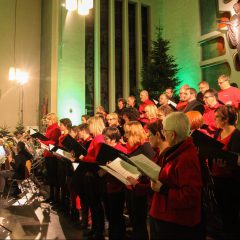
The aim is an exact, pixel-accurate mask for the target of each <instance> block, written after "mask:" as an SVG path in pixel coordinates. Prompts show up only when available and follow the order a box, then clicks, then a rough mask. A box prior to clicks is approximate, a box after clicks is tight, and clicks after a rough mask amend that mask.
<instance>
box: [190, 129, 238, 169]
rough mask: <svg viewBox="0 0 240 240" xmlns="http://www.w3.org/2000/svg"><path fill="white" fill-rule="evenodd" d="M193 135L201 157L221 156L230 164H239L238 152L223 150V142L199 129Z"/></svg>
mask: <svg viewBox="0 0 240 240" xmlns="http://www.w3.org/2000/svg"><path fill="white" fill-rule="evenodd" d="M191 136H192V138H193V142H194V144H195V146H196V147H197V148H198V150H199V156H200V157H201V158H208V159H209V158H210V159H216V158H219V159H224V160H225V161H226V162H227V164H229V165H232V166H233V165H236V164H237V159H238V154H237V153H234V152H229V151H226V150H223V149H222V148H223V146H224V144H223V143H221V142H219V141H217V140H216V139H214V138H212V137H210V136H208V135H206V134H204V133H202V132H201V131H198V130H195V131H194V132H193V133H192V135H191Z"/></svg>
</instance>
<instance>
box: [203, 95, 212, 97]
mask: <svg viewBox="0 0 240 240" xmlns="http://www.w3.org/2000/svg"><path fill="white" fill-rule="evenodd" d="M210 97H213V96H212V95H211V96H204V97H203V98H210Z"/></svg>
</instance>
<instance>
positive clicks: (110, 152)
mask: <svg viewBox="0 0 240 240" xmlns="http://www.w3.org/2000/svg"><path fill="white" fill-rule="evenodd" d="M124 156H126V157H127V155H126V154H124V153H123V152H121V151H119V150H117V149H115V148H113V147H111V146H109V145H107V144H105V143H102V144H101V147H100V150H99V152H98V155H97V159H96V161H97V162H98V163H99V164H100V165H106V163H107V162H109V161H113V160H114V159H116V158H118V157H120V158H122V159H123V160H125V159H124Z"/></svg>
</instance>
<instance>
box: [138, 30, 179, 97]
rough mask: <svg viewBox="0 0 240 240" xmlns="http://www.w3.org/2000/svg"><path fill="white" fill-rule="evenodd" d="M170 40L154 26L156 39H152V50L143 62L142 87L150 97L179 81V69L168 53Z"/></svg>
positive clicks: (175, 84) (173, 86)
mask: <svg viewBox="0 0 240 240" xmlns="http://www.w3.org/2000/svg"><path fill="white" fill-rule="evenodd" d="M169 44H170V42H169V41H168V40H165V39H163V38H162V29H161V28H160V27H157V28H156V40H155V41H152V50H151V51H150V53H149V55H148V58H147V59H146V61H145V62H144V64H143V69H142V87H143V89H145V90H147V91H148V92H149V93H150V95H151V97H153V98H158V97H159V95H160V94H162V93H164V92H165V90H166V88H169V87H171V88H172V89H175V87H176V86H177V85H178V84H179V83H180V81H179V79H178V78H177V76H176V74H177V72H178V70H179V68H178V65H177V64H176V62H175V59H174V57H173V56H171V55H169V54H168V50H169Z"/></svg>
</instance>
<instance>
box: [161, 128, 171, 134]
mask: <svg viewBox="0 0 240 240" xmlns="http://www.w3.org/2000/svg"><path fill="white" fill-rule="evenodd" d="M171 131H174V130H170V129H169V130H167V129H162V130H161V133H162V135H166V133H167V132H171Z"/></svg>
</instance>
